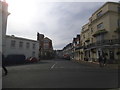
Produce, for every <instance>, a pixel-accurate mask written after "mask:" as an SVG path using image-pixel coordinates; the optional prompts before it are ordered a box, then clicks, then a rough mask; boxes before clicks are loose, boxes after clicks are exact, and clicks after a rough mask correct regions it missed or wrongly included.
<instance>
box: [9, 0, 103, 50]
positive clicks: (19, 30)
mask: <svg viewBox="0 0 120 90" xmlns="http://www.w3.org/2000/svg"><path fill="white" fill-rule="evenodd" d="M35 1H36V2H34V3H30V5H32V8H30V5H28V7H29V9H30V10H31V11H30V10H29V12H27V10H26V9H25V10H26V11H24V10H22V11H21V13H22V16H21V15H18V14H17V13H15V10H13V11H12V14H11V15H10V16H9V18H8V31H7V34H14V35H15V36H21V37H27V38H30V39H31V38H32V39H34V40H35V39H36V33H37V32H40V33H42V34H44V35H45V36H46V37H49V38H50V39H52V41H53V47H54V49H62V48H63V47H64V46H66V45H67V44H68V43H70V42H72V38H74V37H75V36H76V35H77V34H80V31H81V27H82V26H83V25H84V24H86V23H87V22H88V19H89V17H90V16H91V15H92V13H93V12H95V10H97V9H98V8H99V7H100V6H102V5H103V2H100V3H98V2H89V3H88V2H39V0H35ZM18 6H19V5H18ZM23 6H24V5H23ZM16 7H17V5H16ZM19 7H21V5H20V6H19ZM11 8H13V6H12V7H11ZM14 8H15V7H14ZM19 10H20V9H19ZM19 14H20V13H19ZM29 14H30V15H29ZM19 17H21V18H22V19H20V18H19ZM24 17H25V18H24ZM15 18H16V19H15Z"/></svg>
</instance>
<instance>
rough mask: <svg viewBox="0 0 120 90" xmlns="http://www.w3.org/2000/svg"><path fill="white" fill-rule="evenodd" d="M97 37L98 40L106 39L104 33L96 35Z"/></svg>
mask: <svg viewBox="0 0 120 90" xmlns="http://www.w3.org/2000/svg"><path fill="white" fill-rule="evenodd" d="M96 39H97V41H102V40H104V35H103V34H102V35H99V36H97V37H96Z"/></svg>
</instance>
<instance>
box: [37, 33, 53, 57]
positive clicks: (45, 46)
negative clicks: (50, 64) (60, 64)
mask: <svg viewBox="0 0 120 90" xmlns="http://www.w3.org/2000/svg"><path fill="white" fill-rule="evenodd" d="M37 40H38V41H39V43H40V46H39V48H40V49H39V51H40V54H39V57H40V59H51V58H53V53H54V51H53V45H52V40H51V39H49V38H48V37H44V35H43V34H39V33H37Z"/></svg>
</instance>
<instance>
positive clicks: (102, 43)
mask: <svg viewBox="0 0 120 90" xmlns="http://www.w3.org/2000/svg"><path fill="white" fill-rule="evenodd" d="M117 44H118V45H120V39H111V40H102V41H97V42H95V43H91V44H89V45H87V46H84V49H88V48H92V47H97V46H105V45H117Z"/></svg>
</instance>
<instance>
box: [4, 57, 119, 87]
mask: <svg viewBox="0 0 120 90" xmlns="http://www.w3.org/2000/svg"><path fill="white" fill-rule="evenodd" d="M7 69H8V75H7V76H3V78H2V80H3V85H2V86H3V88H118V71H117V70H114V69H107V68H100V67H99V66H91V65H86V64H80V63H77V62H73V61H69V60H63V59H53V60H41V61H40V62H38V63H34V64H27V65H18V66H9V67H7Z"/></svg>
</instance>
